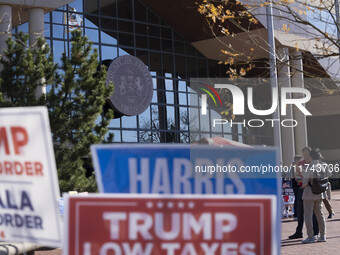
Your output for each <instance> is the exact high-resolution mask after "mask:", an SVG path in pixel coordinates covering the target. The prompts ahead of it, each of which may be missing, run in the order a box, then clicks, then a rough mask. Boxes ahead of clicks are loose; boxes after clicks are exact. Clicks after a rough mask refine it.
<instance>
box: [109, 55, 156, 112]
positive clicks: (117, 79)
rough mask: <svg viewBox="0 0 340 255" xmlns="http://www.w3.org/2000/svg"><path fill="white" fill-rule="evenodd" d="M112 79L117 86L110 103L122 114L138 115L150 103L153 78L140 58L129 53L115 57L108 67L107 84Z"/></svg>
mask: <svg viewBox="0 0 340 255" xmlns="http://www.w3.org/2000/svg"><path fill="white" fill-rule="evenodd" d="M110 81H112V82H113V83H114V87H115V89H114V93H113V95H112V96H111V97H110V103H111V105H112V106H113V108H114V109H115V110H116V111H118V112H119V113H120V114H122V115H128V116H132V115H138V114H141V113H142V112H144V111H145V110H146V109H147V108H148V106H149V105H150V103H151V99H152V95H153V84H152V78H151V75H150V72H149V69H148V68H147V66H146V65H145V64H144V63H143V62H142V61H141V60H140V59H138V58H136V57H134V56H129V55H126V56H121V57H118V58H116V59H114V60H113V61H112V63H111V64H110V66H109V68H108V73H107V79H106V84H108V83H109V82H110Z"/></svg>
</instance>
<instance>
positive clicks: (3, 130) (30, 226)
mask: <svg viewBox="0 0 340 255" xmlns="http://www.w3.org/2000/svg"><path fill="white" fill-rule="evenodd" d="M58 197H59V187H58V179H57V170H56V165H55V160H54V153H53V146H52V139H51V132H50V127H49V121H48V114H47V109H46V108H45V107H26V108H3V109H0V230H1V235H0V241H15V242H24V241H29V242H32V243H37V244H41V245H48V246H52V247H57V246H60V245H61V238H62V237H61V234H62V233H61V226H60V215H59V211H58V200H57V199H58Z"/></svg>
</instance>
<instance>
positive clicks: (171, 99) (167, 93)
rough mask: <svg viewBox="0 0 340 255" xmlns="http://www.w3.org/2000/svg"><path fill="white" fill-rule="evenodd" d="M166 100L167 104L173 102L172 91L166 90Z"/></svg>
mask: <svg viewBox="0 0 340 255" xmlns="http://www.w3.org/2000/svg"><path fill="white" fill-rule="evenodd" d="M166 102H167V103H168V104H174V103H175V102H174V92H166Z"/></svg>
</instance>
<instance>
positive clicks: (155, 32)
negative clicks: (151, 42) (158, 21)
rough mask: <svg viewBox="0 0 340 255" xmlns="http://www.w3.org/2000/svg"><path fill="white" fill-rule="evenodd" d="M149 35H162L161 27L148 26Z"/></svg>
mask: <svg viewBox="0 0 340 255" xmlns="http://www.w3.org/2000/svg"><path fill="white" fill-rule="evenodd" d="M148 31H149V36H155V37H160V36H161V29H160V27H158V26H152V25H150V26H148Z"/></svg>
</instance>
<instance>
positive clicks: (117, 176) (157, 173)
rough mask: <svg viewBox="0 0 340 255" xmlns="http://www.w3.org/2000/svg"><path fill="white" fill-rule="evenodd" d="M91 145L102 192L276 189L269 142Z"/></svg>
mask: <svg viewBox="0 0 340 255" xmlns="http://www.w3.org/2000/svg"><path fill="white" fill-rule="evenodd" d="M91 150H92V156H93V160H94V167H95V171H96V177H97V182H98V187H99V190H100V192H104V193H158V194H275V195H279V194H280V192H281V190H280V188H281V182H280V180H279V178H277V176H278V174H277V173H276V172H275V171H274V170H273V169H274V167H275V166H277V165H278V164H277V151H276V150H275V149H273V148H262V147H261V148H252V147H249V148H248V147H215V146H196V145H160V144H159V145H155V144H152V145H142V144H136V145H113V144H112V145H93V146H92V147H91ZM276 170H277V169H276Z"/></svg>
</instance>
